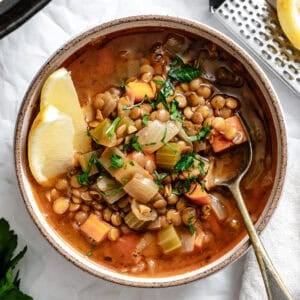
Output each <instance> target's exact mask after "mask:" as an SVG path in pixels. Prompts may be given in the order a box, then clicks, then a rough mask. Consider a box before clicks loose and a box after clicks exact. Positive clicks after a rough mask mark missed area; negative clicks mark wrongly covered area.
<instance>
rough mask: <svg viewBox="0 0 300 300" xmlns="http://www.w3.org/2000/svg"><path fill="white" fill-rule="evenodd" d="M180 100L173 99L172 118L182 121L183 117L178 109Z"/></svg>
mask: <svg viewBox="0 0 300 300" xmlns="http://www.w3.org/2000/svg"><path fill="white" fill-rule="evenodd" d="M178 105H179V103H178V101H176V100H172V101H171V106H170V119H171V120H174V121H182V119H183V117H182V114H181V112H180V110H179V109H178Z"/></svg>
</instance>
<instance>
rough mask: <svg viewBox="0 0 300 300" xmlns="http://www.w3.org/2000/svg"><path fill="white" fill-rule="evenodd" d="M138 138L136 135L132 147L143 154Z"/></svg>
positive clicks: (132, 140)
mask: <svg viewBox="0 0 300 300" xmlns="http://www.w3.org/2000/svg"><path fill="white" fill-rule="evenodd" d="M138 138H139V137H138V136H137V135H134V136H133V137H132V139H131V146H132V147H133V148H134V149H135V150H136V151H138V152H143V150H142V146H141V145H140V144H139V142H138Z"/></svg>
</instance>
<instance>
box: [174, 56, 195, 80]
mask: <svg viewBox="0 0 300 300" xmlns="http://www.w3.org/2000/svg"><path fill="white" fill-rule="evenodd" d="M170 67H171V69H170V71H169V73H168V77H169V78H171V79H173V80H178V81H180V82H191V81H192V80H193V79H195V78H197V77H199V76H200V74H201V70H200V69H199V68H194V67H192V66H191V65H188V64H185V63H184V62H183V61H182V59H181V58H180V57H178V56H177V58H176V59H175V60H174V61H173V62H172V63H171V64H170Z"/></svg>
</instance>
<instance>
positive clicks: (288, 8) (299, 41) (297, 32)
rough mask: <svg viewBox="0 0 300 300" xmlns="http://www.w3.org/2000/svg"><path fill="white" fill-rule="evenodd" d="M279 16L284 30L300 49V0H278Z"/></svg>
mask: <svg viewBox="0 0 300 300" xmlns="http://www.w3.org/2000/svg"><path fill="white" fill-rule="evenodd" d="M277 14H278V19H279V22H280V25H281V27H282V30H283V31H284V33H285V34H286V36H287V37H288V39H289V40H290V42H291V43H292V44H293V45H294V46H295V47H296V48H298V49H300V0H277Z"/></svg>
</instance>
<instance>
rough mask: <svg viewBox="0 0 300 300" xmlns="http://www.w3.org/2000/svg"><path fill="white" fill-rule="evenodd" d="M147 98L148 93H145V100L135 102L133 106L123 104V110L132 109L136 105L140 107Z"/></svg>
mask: <svg viewBox="0 0 300 300" xmlns="http://www.w3.org/2000/svg"><path fill="white" fill-rule="evenodd" d="M146 99H148V97H147V95H145V97H144V98H143V100H142V101H141V102H139V103H136V104H133V105H131V106H123V107H122V110H131V109H133V108H135V107H139V106H141V105H142V104H143V103H144V102H145V100H146Z"/></svg>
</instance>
